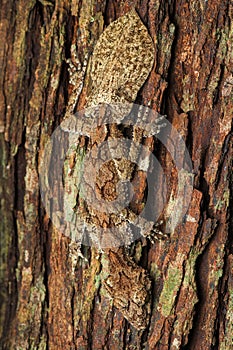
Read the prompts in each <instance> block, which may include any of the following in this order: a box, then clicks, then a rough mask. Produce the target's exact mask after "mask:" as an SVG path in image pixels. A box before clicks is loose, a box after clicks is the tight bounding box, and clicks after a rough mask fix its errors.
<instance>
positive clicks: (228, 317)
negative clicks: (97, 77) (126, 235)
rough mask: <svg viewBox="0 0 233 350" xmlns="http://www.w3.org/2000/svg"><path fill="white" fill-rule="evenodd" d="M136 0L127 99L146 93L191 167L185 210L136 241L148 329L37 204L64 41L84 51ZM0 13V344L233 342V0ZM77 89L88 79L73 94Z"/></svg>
mask: <svg viewBox="0 0 233 350" xmlns="http://www.w3.org/2000/svg"><path fill="white" fill-rule="evenodd" d="M135 4H136V10H137V11H138V13H139V15H140V16H141V18H142V20H143V21H144V23H145V25H146V26H147V28H148V30H149V32H150V35H151V37H152V39H153V41H154V43H155V50H156V53H155V65H154V68H153V70H152V72H151V74H150V77H149V79H148V81H147V83H146V84H145V86H144V87H143V89H142V91H140V93H139V96H138V101H137V102H141V101H142V102H143V103H144V104H146V103H147V102H148V101H151V105H152V107H153V109H155V110H157V111H158V112H160V113H162V114H167V116H168V120H169V121H170V122H171V123H172V125H173V126H174V128H176V129H177V130H178V132H179V133H180V134H181V135H182V136H183V138H184V140H185V142H186V145H187V148H188V150H189V154H190V157H191V159H192V164H193V169H194V175H195V177H194V191H193V194H192V200H191V203H190V207H189V209H188V213H187V215H186V220H185V221H184V222H183V223H182V224H180V225H179V226H178V227H177V228H176V230H175V232H174V233H172V237H171V241H170V242H166V241H165V242H162V243H158V244H155V245H150V244H149V243H148V247H147V248H143V249H142V248H141V246H140V243H138V244H137V245H136V248H135V252H136V253H135V260H136V261H138V264H139V265H141V266H143V267H144V268H146V269H147V270H148V272H149V273H150V276H151V279H152V281H153V283H152V295H153V310H152V316H151V320H150V324H149V326H148V329H147V330H146V331H145V332H138V331H136V329H134V328H133V327H131V326H130V325H129V323H127V321H126V320H125V319H124V318H123V316H122V315H121V314H120V312H119V311H117V309H114V308H113V307H112V303H111V301H110V300H109V299H108V297H107V296H105V295H104V293H102V289H101V273H102V267H101V265H100V262H99V261H98V260H97V259H96V255H97V254H98V253H97V252H96V251H95V250H94V249H93V250H92V251H90V250H89V251H87V252H86V253H87V256H88V257H89V264H83V266H82V264H81V263H79V264H77V266H74V262H73V265H72V254H74V253H72V254H71V253H70V252H69V249H70V246H69V243H70V241H69V239H68V238H67V237H63V236H62V235H61V234H59V232H57V231H56V229H55V228H54V226H53V225H52V224H51V222H50V220H49V218H48V214H46V213H45V210H44V207H43V204H42V203H41V198H40V191H39V178H38V166H39V163H40V161H41V155H42V151H43V149H44V146H45V143H46V141H47V140H48V139H49V137H50V136H51V134H52V132H53V130H54V129H55V127H56V126H57V125H59V123H60V122H61V121H62V118H63V117H64V114H65V107H66V105H67V101H68V97H69V96H70V92H71V87H70V86H69V84H68V71H67V64H66V63H65V58H68V57H70V47H71V45H72V44H74V43H75V42H77V43H78V44H77V47H78V56H79V59H80V61H81V63H82V62H83V61H84V57H85V55H87V54H90V52H91V51H92V50H93V47H94V45H95V43H96V41H97V39H98V37H99V35H100V34H101V32H102V31H103V30H104V28H105V26H106V25H108V24H109V23H110V22H111V21H113V20H115V19H116V18H118V17H119V16H122V15H124V14H125V13H126V12H127V11H128V10H130V9H131V8H132V6H135ZM0 19H1V27H0V30H1V39H2V40H1V42H0V53H1V56H0V60H1V63H0V66H1V71H2V74H1V76H0V101H1V103H0V108H1V114H0V115H1V120H0V142H1V147H0V152H1V153H0V154H1V157H0V159H1V165H0V167H1V171H0V178H1V180H0V193H1V222H0V231H1V269H0V278H1V286H2V287H1V312H0V316H1V327H0V334H1V348H3V349H47V348H49V349H108V348H109V349H144V348H145V349H221V350H223V349H230V348H231V347H232V333H233V326H232V317H233V316H232V313H233V286H232V235H231V233H232V230H233V224H232V215H233V213H232V115H233V103H232V96H233V93H232V86H233V76H232V71H233V62H232V45H233V37H232V4H231V3H230V2H229V1H227V0H224V1H220V0H213V1H211V2H208V1H193V2H190V1H182V0H178V1H170V2H167V1H157V0H153V1H150V2H147V1H141V2H131V1H124V2H123V1H110V2H108V3H107V5H106V3H105V2H104V1H92V2H85V1H83V2H81V1H80V2H79V1H71V2H68V1H62V0H60V1H57V2H55V3H54V2H49V1H41V2H39V1H38V2H36V1H25V0H20V1H17V2H14V1H2V4H1V14H0ZM85 93H86V87H84V89H83V92H82V95H81V98H80V101H79V104H80V106H81V107H82V106H83V105H84V103H85V97H86V96H85ZM147 142H148V145H149V146H151V145H152V144H153V140H152V139H148V140H147ZM156 155H157V156H158V157H159V159H160V161H161V163H162V165H163V169H164V172H165V174H166V179H167V183H168V184H169V186H168V188H169V194H171V193H173V192H174V191H176V186H177V180H176V170H175V168H174V163H173V160H172V158H171V156H170V155H169V153H168V152H166V149H164V148H163V147H159V151H158V152H157V153H156ZM161 181H162V180H161ZM139 182H140V179H139ZM162 185H163V184H162V183H161V186H162ZM139 193H140V191H139ZM171 208H172V207H171V206H168V207H167V208H166V209H165V210H164V215H165V217H166V216H167V217H168V216H169V215H172V212H171ZM169 210H170V211H169ZM175 210H176V208H173V211H175ZM141 249H142V255H141V253H140V251H141ZM72 267H73V269H72ZM143 344H144V345H143Z"/></svg>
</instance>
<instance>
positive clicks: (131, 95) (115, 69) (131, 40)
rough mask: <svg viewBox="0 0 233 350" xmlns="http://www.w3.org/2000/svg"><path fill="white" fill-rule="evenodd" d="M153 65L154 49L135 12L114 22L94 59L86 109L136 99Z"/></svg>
mask: <svg viewBox="0 0 233 350" xmlns="http://www.w3.org/2000/svg"><path fill="white" fill-rule="evenodd" d="M153 62H154V45H153V42H152V39H151V37H150V36H149V34H148V31H147V28H146V27H145V26H144V24H143V23H142V21H141V19H140V17H139V16H138V14H137V12H136V11H135V10H132V11H130V12H128V13H127V14H126V15H125V16H122V17H120V18H119V19H117V20H116V21H114V22H112V23H111V24H110V25H109V26H108V27H107V28H106V30H105V31H104V32H103V33H102V34H101V36H100V38H99V40H98V42H97V44H96V46H95V48H94V52H93V55H92V60H91V68H90V79H91V81H90V84H89V85H90V86H91V88H90V91H89V94H88V95H89V97H88V102H87V107H90V106H94V105H98V104H100V103H109V104H111V103H118V102H120V103H125V102H133V101H135V99H136V96H137V93H138V91H139V89H140V88H141V87H142V85H143V84H144V82H145V81H146V79H147V77H148V75H149V73H150V71H151V69H152V66H153Z"/></svg>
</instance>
